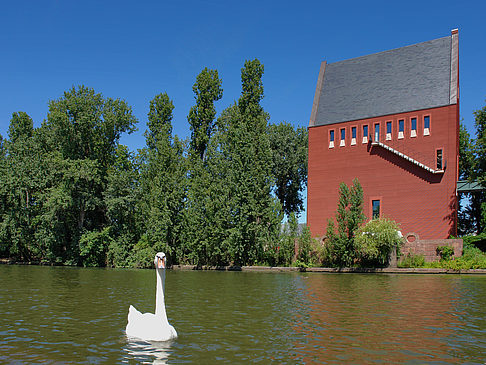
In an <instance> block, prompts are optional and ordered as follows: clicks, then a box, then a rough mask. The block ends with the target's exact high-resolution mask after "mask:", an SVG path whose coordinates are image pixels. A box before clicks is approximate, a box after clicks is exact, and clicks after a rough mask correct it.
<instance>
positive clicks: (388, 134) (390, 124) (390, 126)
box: [386, 122, 392, 141]
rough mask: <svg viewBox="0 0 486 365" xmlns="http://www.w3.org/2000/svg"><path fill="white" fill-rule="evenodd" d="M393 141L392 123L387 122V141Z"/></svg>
mask: <svg viewBox="0 0 486 365" xmlns="http://www.w3.org/2000/svg"><path fill="white" fill-rule="evenodd" d="M391 139H392V122H386V140H387V141H389V140H391Z"/></svg>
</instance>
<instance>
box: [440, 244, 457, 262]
mask: <svg viewBox="0 0 486 365" xmlns="http://www.w3.org/2000/svg"><path fill="white" fill-rule="evenodd" d="M436 252H437V255H439V256H440V259H441V260H443V261H449V260H450V259H451V258H452V257H453V256H454V249H453V248H452V247H450V246H439V247H437V249H436Z"/></svg>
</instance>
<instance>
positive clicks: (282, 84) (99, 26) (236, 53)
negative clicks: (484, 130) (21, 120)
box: [0, 0, 486, 150]
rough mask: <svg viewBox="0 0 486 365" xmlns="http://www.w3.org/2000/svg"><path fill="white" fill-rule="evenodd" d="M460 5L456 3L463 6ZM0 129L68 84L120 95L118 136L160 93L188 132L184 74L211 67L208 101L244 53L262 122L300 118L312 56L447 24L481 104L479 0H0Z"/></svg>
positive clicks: (230, 93) (468, 120)
mask: <svg viewBox="0 0 486 365" xmlns="http://www.w3.org/2000/svg"><path fill="white" fill-rule="evenodd" d="M464 4H466V5H464ZM1 9H2V10H1V11H0V51H1V53H0V55H1V56H0V70H1V71H0V134H2V135H3V136H4V137H6V136H7V130H8V125H9V122H10V118H11V116H12V113H13V112H15V111H25V112H27V113H28V114H29V115H30V116H31V117H32V118H33V119H34V123H35V126H39V125H40V123H41V122H42V121H43V120H44V119H45V118H46V116H47V111H48V102H49V100H54V99H58V98H60V97H61V96H62V94H63V91H65V90H68V89H69V88H70V87H71V86H73V85H80V84H83V85H86V86H89V87H92V88H94V89H95V90H96V91H97V92H100V93H102V94H103V95H104V96H107V97H112V98H122V99H124V100H126V101H127V103H128V104H129V105H131V106H132V108H133V112H134V114H135V116H136V117H137V118H138V119H139V124H138V128H139V131H138V132H136V133H134V134H133V135H131V136H125V137H123V138H122V143H125V144H127V145H128V146H129V147H130V148H131V149H132V150H135V149H137V148H141V147H143V146H144V143H145V141H144V138H143V132H144V130H145V123H146V120H147V118H146V115H147V112H148V105H149V101H150V100H151V99H152V98H153V97H154V96H155V95H156V94H158V93H161V92H167V93H168V94H169V96H170V97H171V99H172V100H173V101H174V105H175V110H174V119H173V126H174V132H175V133H176V134H178V135H179V136H180V137H187V136H189V133H190V131H189V125H188V123H187V114H188V112H189V108H190V107H191V106H192V105H193V104H194V94H193V92H192V85H193V84H194V81H195V78H196V76H197V74H198V73H199V72H200V71H201V70H202V69H203V68H204V67H209V68H213V69H217V70H218V72H219V76H220V78H221V79H222V80H223V89H224V94H223V98H222V100H220V101H219V102H218V104H217V108H218V111H221V110H223V109H224V108H226V107H227V106H229V105H230V104H231V103H232V102H233V101H234V100H236V99H237V98H238V97H239V94H240V91H241V82H240V70H241V67H242V66H243V63H244V61H245V60H248V59H254V58H258V59H259V60H260V61H261V62H262V63H263V64H264V65H265V74H264V78H263V82H264V87H265V98H264V100H263V106H264V108H265V110H266V111H267V112H269V113H270V120H271V122H274V123H278V122H280V121H284V120H285V121H288V122H291V123H293V124H294V125H296V126H307V124H308V121H309V117H310V113H311V108H312V101H313V97H314V91H315V87H316V82H317V75H318V73H319V65H320V62H321V61H323V60H326V61H328V62H336V61H340V60H344V59H348V58H353V57H358V56H362V55H366V54H370V53H375V52H380V51H384V50H388V49H393V48H397V47H402V46H406V45H410V44H414V43H419V42H423V41H427V40H430V39H434V38H439V37H444V36H448V35H450V31H451V29H454V28H459V57H460V58H459V63H460V98H461V105H460V112H461V117H462V118H464V122H465V124H466V126H467V127H468V129H469V131H470V132H472V131H473V120H474V118H473V115H472V113H473V111H474V110H476V109H479V108H482V107H483V106H484V105H486V101H485V99H486V67H485V66H486V61H485V60H486V47H484V44H486V22H485V21H484V14H485V13H486V1H468V2H462V3H460V2H458V1H448V0H444V1H423V0H422V1H407V2H405V1H401V2H395V1H383V2H373V1H366V2H365V1H357V2H354V1H334V2H325V1H299V2H291V1H278V2H277V1H265V0H261V1H254V0H249V1H240V2H233V1H220V0H210V1H92V0H89V1H86V0H84V1H72V0H57V1H55V0H43V1H21V0H19V1H16V2H13V1H2V6H1Z"/></svg>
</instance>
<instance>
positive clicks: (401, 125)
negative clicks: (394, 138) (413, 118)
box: [398, 119, 405, 138]
mask: <svg viewBox="0 0 486 365" xmlns="http://www.w3.org/2000/svg"><path fill="white" fill-rule="evenodd" d="M404 131H405V121H404V120H403V119H400V120H399V121H398V138H403V132H404Z"/></svg>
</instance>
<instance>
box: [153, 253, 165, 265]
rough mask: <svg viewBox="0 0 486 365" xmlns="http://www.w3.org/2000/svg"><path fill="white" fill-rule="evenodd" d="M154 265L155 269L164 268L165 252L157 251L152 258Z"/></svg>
mask: <svg viewBox="0 0 486 365" xmlns="http://www.w3.org/2000/svg"><path fill="white" fill-rule="evenodd" d="M154 265H155V267H156V268H157V269H165V253H163V252H157V254H156V255H155V259H154Z"/></svg>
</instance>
